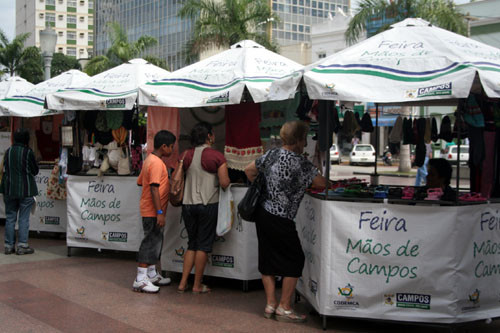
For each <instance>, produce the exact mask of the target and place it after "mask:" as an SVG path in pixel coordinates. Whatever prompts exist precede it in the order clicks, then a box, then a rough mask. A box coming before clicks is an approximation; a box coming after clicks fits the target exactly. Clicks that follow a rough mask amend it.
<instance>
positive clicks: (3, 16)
mask: <svg viewBox="0 0 500 333" xmlns="http://www.w3.org/2000/svg"><path fill="white" fill-rule="evenodd" d="M465 2H469V0H455V3H457V4H458V3H465ZM357 3H358V0H351V5H352V8H356V4H357ZM0 29H2V30H3V31H4V32H5V33H6V34H7V37H8V38H9V39H10V40H12V39H13V38H14V35H15V33H16V0H0Z"/></svg>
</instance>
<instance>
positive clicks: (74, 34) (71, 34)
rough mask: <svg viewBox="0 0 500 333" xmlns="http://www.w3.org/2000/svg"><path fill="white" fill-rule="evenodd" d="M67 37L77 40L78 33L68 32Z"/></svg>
mask: <svg viewBox="0 0 500 333" xmlns="http://www.w3.org/2000/svg"><path fill="white" fill-rule="evenodd" d="M66 37H67V39H70V40H75V39H76V32H75V31H68V32H67V35H66Z"/></svg>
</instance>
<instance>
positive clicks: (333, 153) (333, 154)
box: [330, 144, 342, 164]
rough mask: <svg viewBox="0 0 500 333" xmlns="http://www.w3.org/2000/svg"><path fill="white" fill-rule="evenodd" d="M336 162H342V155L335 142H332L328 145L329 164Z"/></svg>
mask: <svg viewBox="0 0 500 333" xmlns="http://www.w3.org/2000/svg"><path fill="white" fill-rule="evenodd" d="M333 163H337V164H340V163H342V157H341V156H340V151H339V148H338V146H337V145H336V144H333V145H332V146H331V147H330V164H333Z"/></svg>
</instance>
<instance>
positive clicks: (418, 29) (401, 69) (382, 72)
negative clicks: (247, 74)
mask: <svg viewBox="0 0 500 333" xmlns="http://www.w3.org/2000/svg"><path fill="white" fill-rule="evenodd" d="M391 27H392V29H389V30H387V31H384V32H382V33H379V34H377V35H375V36H373V37H371V38H369V39H367V40H364V41H362V42H360V43H359V44H356V45H353V46H351V47H349V48H347V49H345V50H343V51H341V52H339V53H336V54H333V55H331V56H330V57H327V58H325V59H322V60H321V61H320V62H318V63H316V64H315V66H313V67H312V68H310V69H309V70H307V71H305V72H304V73H303V78H304V83H305V85H306V87H307V92H308V94H309V97H310V98H312V99H326V100H342V101H358V102H374V103H397V102H401V103H418V102H422V101H429V100H443V99H457V98H467V96H468V95H469V92H470V90H471V87H472V84H473V82H474V79H475V77H476V74H477V75H478V76H479V79H480V83H481V85H482V87H483V88H484V90H485V92H486V94H487V95H488V96H489V97H500V49H497V48H494V47H492V46H489V45H486V44H483V43H480V42H478V41H475V40H473V39H470V38H466V37H464V36H461V35H458V34H455V33H452V32H449V31H447V30H444V29H441V28H438V27H435V26H432V25H431V24H429V22H427V21H424V20H422V19H413V18H410V19H406V20H403V21H401V22H399V23H396V24H393V25H392V26H391ZM300 78H301V73H295V76H290V77H288V78H283V79H281V80H279V82H278V83H276V84H275V85H274V86H273V88H272V94H273V97H274V98H276V99H283V98H287V96H291V95H293V93H295V90H296V88H297V86H298V83H299V82H300Z"/></svg>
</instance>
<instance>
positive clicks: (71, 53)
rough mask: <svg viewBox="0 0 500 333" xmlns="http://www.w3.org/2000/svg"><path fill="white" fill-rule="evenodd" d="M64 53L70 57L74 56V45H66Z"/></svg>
mask: <svg viewBox="0 0 500 333" xmlns="http://www.w3.org/2000/svg"><path fill="white" fill-rule="evenodd" d="M66 54H67V55H69V56H70V57H76V47H68V48H67V49H66Z"/></svg>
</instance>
